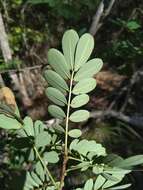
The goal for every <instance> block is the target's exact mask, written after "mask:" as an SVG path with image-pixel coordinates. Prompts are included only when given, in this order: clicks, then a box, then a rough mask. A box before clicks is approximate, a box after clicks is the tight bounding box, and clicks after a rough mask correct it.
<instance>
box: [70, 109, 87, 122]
mask: <svg viewBox="0 0 143 190" xmlns="http://www.w3.org/2000/svg"><path fill="white" fill-rule="evenodd" d="M89 115H90V114H89V112H88V111H87V110H78V111H75V112H74V113H72V114H71V115H70V120H71V121H72V122H82V121H86V120H87V119H88V118H89Z"/></svg>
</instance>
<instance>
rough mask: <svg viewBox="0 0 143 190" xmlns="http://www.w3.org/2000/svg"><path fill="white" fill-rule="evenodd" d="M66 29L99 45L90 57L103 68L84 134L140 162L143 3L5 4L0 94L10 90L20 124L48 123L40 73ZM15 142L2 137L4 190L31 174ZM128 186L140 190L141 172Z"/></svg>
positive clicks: (57, 0) (18, 0)
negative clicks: (22, 120)
mask: <svg viewBox="0 0 143 190" xmlns="http://www.w3.org/2000/svg"><path fill="white" fill-rule="evenodd" d="M69 28H72V29H75V30H76V31H77V32H78V33H79V35H82V34H83V33H85V32H90V33H91V34H92V35H93V36H94V39H95V49H94V52H93V54H92V57H99V58H102V59H103V61H104V67H103V69H102V71H101V72H100V73H99V74H98V75H97V76H96V79H97V84H98V85H97V88H96V89H95V90H94V91H93V92H92V93H91V99H90V103H89V104H88V109H89V110H90V111H91V113H92V114H91V115H92V118H90V120H89V121H88V122H86V123H84V124H81V126H79V127H81V128H82V129H83V131H84V135H85V136H86V137H87V138H89V139H95V140H96V141H98V142H100V143H102V144H103V145H104V146H105V147H106V148H107V150H108V151H109V152H114V153H117V154H119V155H121V156H123V157H127V156H130V155H135V154H142V153H143V1H142V0H103V1H101V0H0V43H1V50H0V86H1V87H2V86H4V85H5V86H8V87H9V88H11V89H12V90H13V92H14V94H15V97H16V101H17V103H18V106H19V109H20V112H21V115H22V116H23V117H24V116H25V115H30V116H31V117H32V118H33V119H34V120H37V119H41V120H44V121H48V120H50V119H51V117H50V116H49V115H48V112H47V107H48V100H47V98H46V96H45V93H44V89H45V87H46V82H45V80H44V78H43V77H42V71H43V69H44V68H45V67H46V66H47V64H48V62H47V52H48V49H49V48H51V47H54V48H58V49H60V50H61V39H62V35H63V33H64V32H65V31H66V30H67V29H69ZM3 39H4V40H3ZM5 47H6V50H5ZM11 138H12V134H11V133H7V132H6V131H4V130H1V131H0V190H16V189H18V190H19V189H20V188H19V187H18V183H17V180H16V182H14V181H13V176H14V179H17V178H16V176H17V177H18V176H19V173H20V172H21V171H22V169H23V167H25V168H26V167H27V165H26V166H25V165H24V166H23V162H24V159H25V158H24V155H22V152H21V150H17V149H15V147H13V146H12V145H10V142H11ZM142 169H143V168H140V170H142ZM129 178H130V181H131V182H132V183H133V186H132V187H131V188H130V189H131V190H142V189H143V181H142V179H143V172H141V171H140V172H139V171H138V172H132V175H130V176H129Z"/></svg>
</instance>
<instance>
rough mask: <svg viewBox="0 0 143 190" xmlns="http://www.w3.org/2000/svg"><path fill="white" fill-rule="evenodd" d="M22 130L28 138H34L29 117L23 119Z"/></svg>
mask: <svg viewBox="0 0 143 190" xmlns="http://www.w3.org/2000/svg"><path fill="white" fill-rule="evenodd" d="M23 122H24V130H25V131H26V133H27V134H28V135H29V136H34V128H33V121H32V119H31V118H30V117H25V118H24V120H23Z"/></svg>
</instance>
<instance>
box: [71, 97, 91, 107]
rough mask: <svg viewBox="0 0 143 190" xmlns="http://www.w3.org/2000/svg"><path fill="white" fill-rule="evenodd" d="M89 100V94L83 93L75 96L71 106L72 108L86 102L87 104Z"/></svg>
mask: <svg viewBox="0 0 143 190" xmlns="http://www.w3.org/2000/svg"><path fill="white" fill-rule="evenodd" d="M88 101H89V96H88V95H87V94H81V95H78V96H76V97H74V98H73V99H72V101H71V107H72V108H78V107H81V106H83V105H85V104H87V103H88Z"/></svg>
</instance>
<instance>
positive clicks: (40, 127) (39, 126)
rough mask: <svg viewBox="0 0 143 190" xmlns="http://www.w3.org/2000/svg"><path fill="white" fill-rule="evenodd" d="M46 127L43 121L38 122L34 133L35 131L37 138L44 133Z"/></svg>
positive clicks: (35, 124)
mask: <svg viewBox="0 0 143 190" xmlns="http://www.w3.org/2000/svg"><path fill="white" fill-rule="evenodd" d="M44 128H45V125H44V123H43V122H42V121H40V120H37V121H35V123H34V131H35V136H37V135H39V133H41V132H42V131H44Z"/></svg>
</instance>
